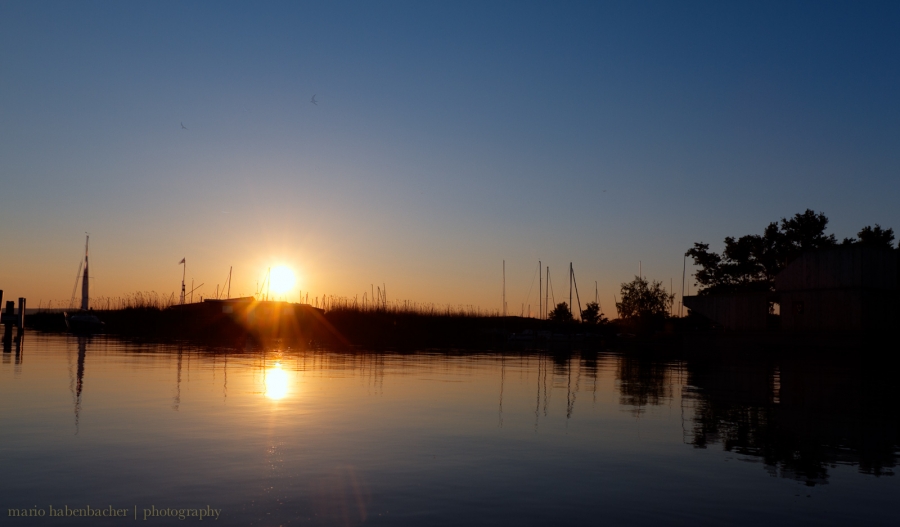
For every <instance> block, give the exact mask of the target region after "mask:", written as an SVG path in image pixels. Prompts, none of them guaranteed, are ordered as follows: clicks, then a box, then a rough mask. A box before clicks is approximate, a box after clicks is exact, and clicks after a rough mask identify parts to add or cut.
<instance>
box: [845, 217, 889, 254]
mask: <svg viewBox="0 0 900 527" xmlns="http://www.w3.org/2000/svg"><path fill="white" fill-rule="evenodd" d="M856 235H857V236H858V237H859V239H858V240H855V239H853V238H844V241H843V243H842V245H850V244H858V245H865V246H866V247H883V248H885V249H891V248H893V246H894V229H882V228H881V225H878V224H877V223H876V224H875V226H874V227H872V226H871V225H867V226H865V227H863V228H862V230H860V231H859V232H858V233H856Z"/></svg>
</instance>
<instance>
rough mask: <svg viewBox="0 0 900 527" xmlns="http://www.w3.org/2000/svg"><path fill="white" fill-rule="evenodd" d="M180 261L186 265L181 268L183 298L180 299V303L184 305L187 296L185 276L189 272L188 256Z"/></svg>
mask: <svg viewBox="0 0 900 527" xmlns="http://www.w3.org/2000/svg"><path fill="white" fill-rule="evenodd" d="M178 263H179V264H181V265H183V266H184V267H182V268H181V299H180V300H179V303H180V304H182V305H184V300H185V298H184V297H185V294H184V293H185V289H184V277H185V275H186V274H187V258H182V259H181V261H180V262H178Z"/></svg>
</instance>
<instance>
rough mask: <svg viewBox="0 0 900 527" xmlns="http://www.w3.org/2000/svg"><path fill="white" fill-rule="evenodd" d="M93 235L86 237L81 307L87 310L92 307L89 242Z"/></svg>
mask: <svg viewBox="0 0 900 527" xmlns="http://www.w3.org/2000/svg"><path fill="white" fill-rule="evenodd" d="M90 239H91V237H90V236H89V235H88V236H87V237H85V239H84V275H83V276H82V277H81V309H82V310H83V311H87V310H88V308H89V307H90V305H89V303H90V298H91V297H90V293H89V290H90V284H89V281H90V278H89V275H88V242H89V241H90Z"/></svg>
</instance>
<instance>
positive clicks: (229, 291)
mask: <svg viewBox="0 0 900 527" xmlns="http://www.w3.org/2000/svg"><path fill="white" fill-rule="evenodd" d="M232 269H234V266H229V267H228V298H231V270H232Z"/></svg>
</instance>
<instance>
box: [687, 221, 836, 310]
mask: <svg viewBox="0 0 900 527" xmlns="http://www.w3.org/2000/svg"><path fill="white" fill-rule="evenodd" d="M827 225H828V218H827V217H826V216H825V214H823V213H821V212H820V213H816V212H814V211H812V210H810V209H807V210H806V211H805V212H803V213H798V214H795V215H794V216H793V217H792V218H790V219H787V218H782V219H781V222H780V224H779V223H777V222H774V223H770V224H769V225H768V226H767V227H766V228H765V230H764V231H763V234H762V235H757V234H750V235H747V236H742V237H740V238H738V239H735V238H732V237H730V236H729V237H727V238H725V250H724V251H722V254H721V255H720V254H717V253H714V252H710V250H709V245H708V244H706V243H702V242H701V243H695V244H694V247H693V248H691V249H690V250H688V251H687V253H685V256H690V257H692V258H693V259H694V264H695V265H697V266H699V267H700V269H699V270H698V271H697V273H696V274H695V278H696V280H697V283H698V284H700V286H701V287H702V289H701V290H700V294H711V293H728V292H736V291H769V290H771V289H772V286H773V282H774V279H775V275H777V274H778V273H779V272H781V270H782V269H784V268H785V266H787V264H788V263H789V262H790V261H791V260H792V259H793V258H795V257H796V256H797V255H798V254H800V253H801V252H802V251H806V250H810V249H820V248H826V247H834V246H835V245H837V240H836V239H835V237H834V235H833V234H828V235H826V234H825V227H826V226H827Z"/></svg>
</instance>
